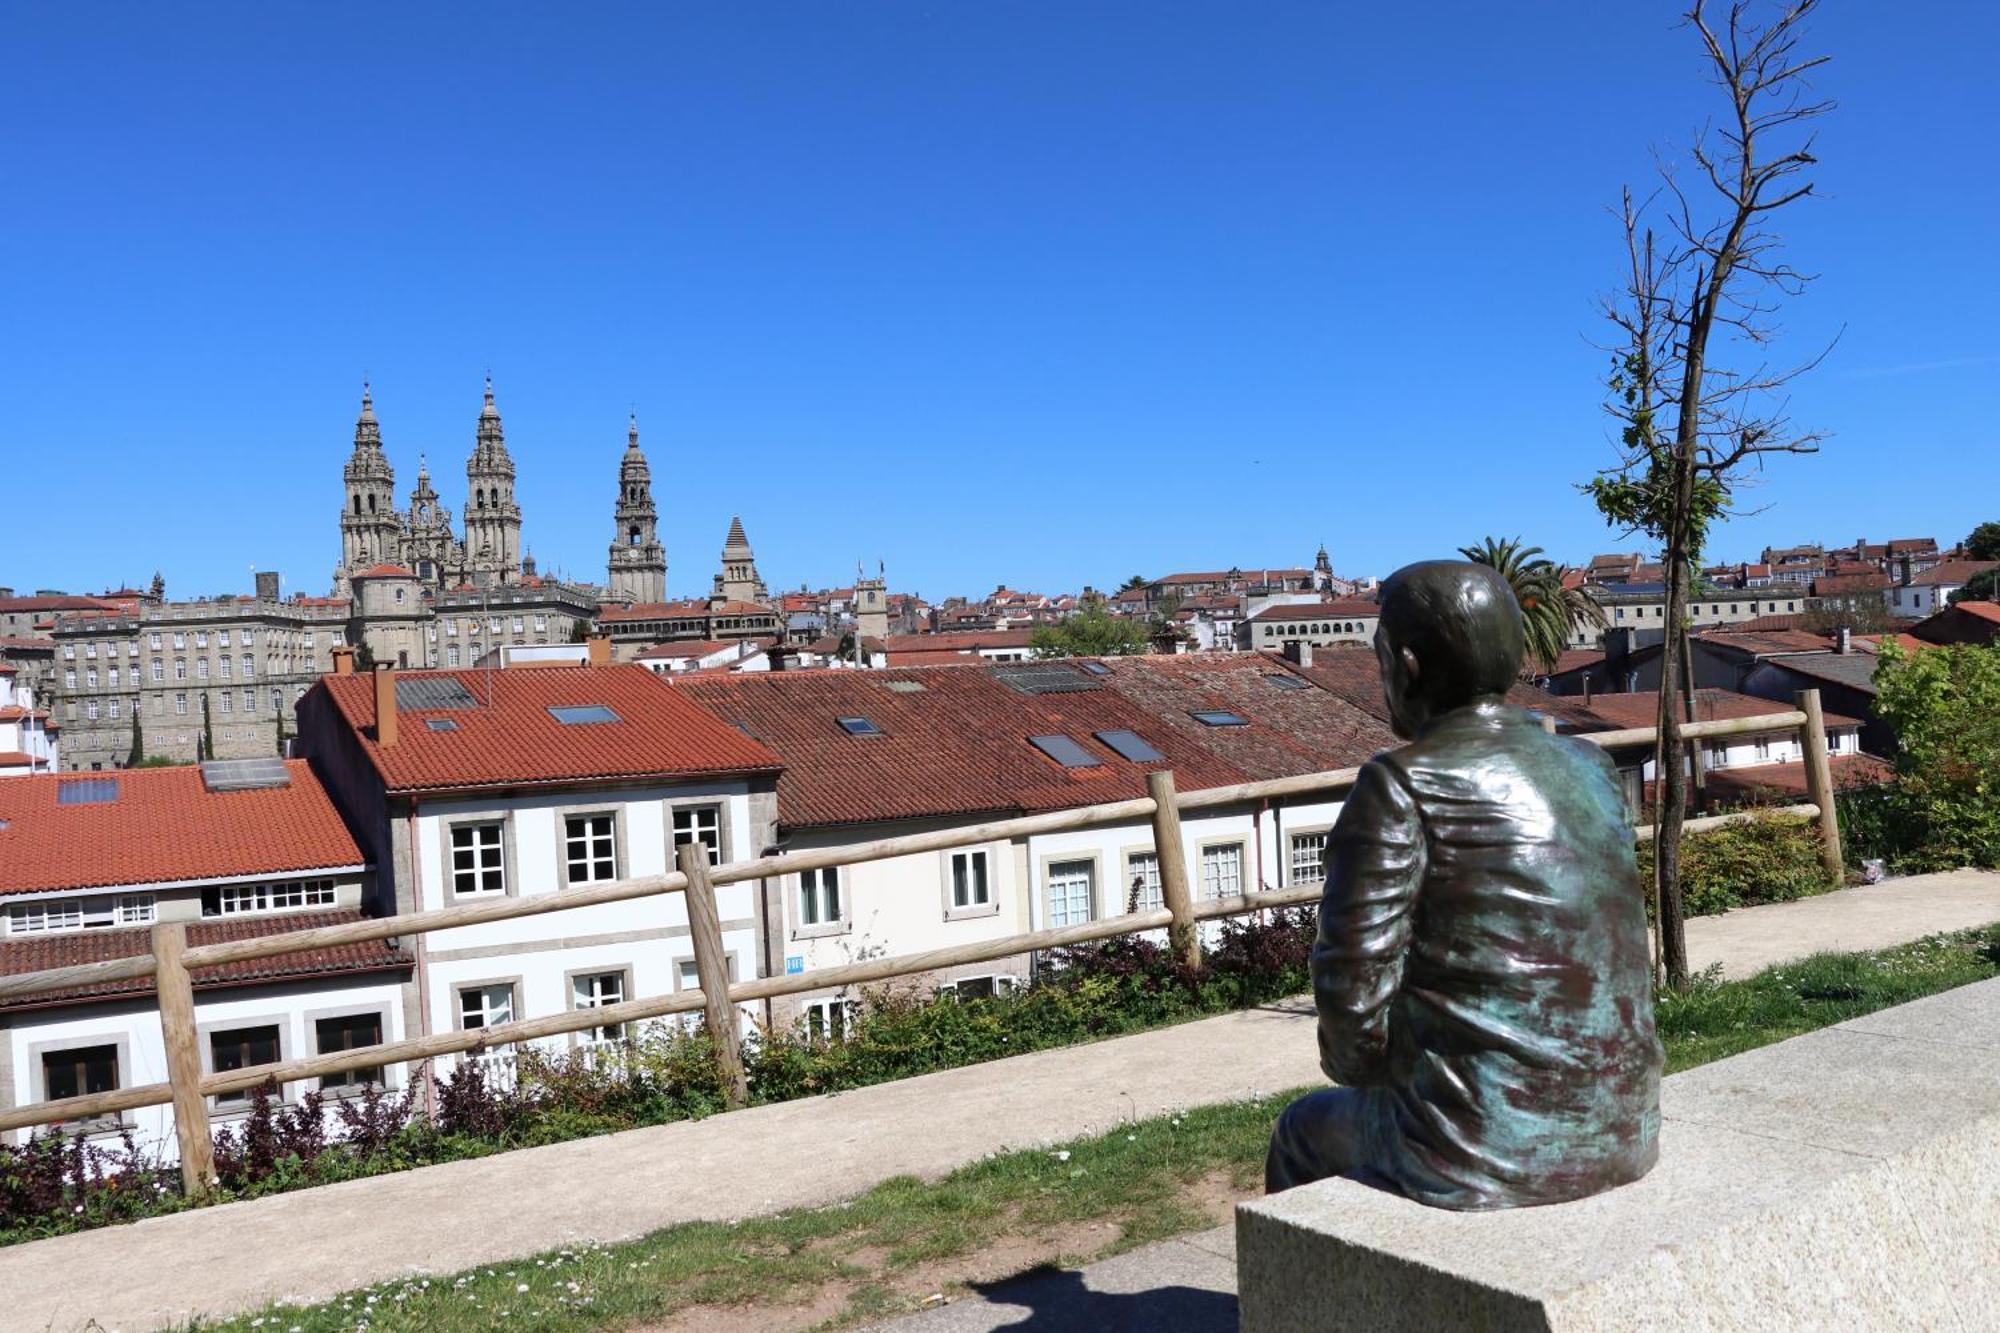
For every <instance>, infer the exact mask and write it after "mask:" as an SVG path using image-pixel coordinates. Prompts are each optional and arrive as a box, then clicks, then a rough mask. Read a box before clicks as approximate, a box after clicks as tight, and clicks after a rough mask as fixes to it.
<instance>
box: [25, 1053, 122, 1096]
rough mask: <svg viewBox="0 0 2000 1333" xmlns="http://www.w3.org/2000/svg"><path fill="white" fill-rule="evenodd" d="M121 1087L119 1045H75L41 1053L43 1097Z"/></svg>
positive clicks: (83, 1093) (84, 1094)
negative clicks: (119, 1080)
mask: <svg viewBox="0 0 2000 1333" xmlns="http://www.w3.org/2000/svg"><path fill="white" fill-rule="evenodd" d="M117 1088H118V1048H117V1047H116V1046H76V1047H72V1048H70V1049H69V1050H66V1051H44V1052H42V1096H43V1099H44V1100H46V1101H52V1102H53V1101H60V1100H62V1099H63V1098H65V1097H87V1096H89V1095H90V1094H91V1093H94V1092H115V1091H116V1090H117Z"/></svg>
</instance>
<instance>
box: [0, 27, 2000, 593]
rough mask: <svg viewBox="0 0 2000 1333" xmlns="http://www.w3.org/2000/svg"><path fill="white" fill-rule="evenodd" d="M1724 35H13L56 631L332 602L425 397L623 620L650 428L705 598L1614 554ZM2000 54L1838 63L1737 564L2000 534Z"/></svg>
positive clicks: (411, 450)
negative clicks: (611, 550)
mask: <svg viewBox="0 0 2000 1333" xmlns="http://www.w3.org/2000/svg"><path fill="white" fill-rule="evenodd" d="M1676 9H1677V6H1676V5H1674V4H1671V3H1665V4H1663V3H1629V4H1585V3H1581V2H1580V0H1572V2H1568V3H1557V2H1556V0H1542V2H1541V3H1536V4H1531V5H1509V6H1502V5H1495V4H1491V3H1486V2H1485V0H1450V2H1442V3H1438V4H1433V5H1427V6H1422V7H1417V8H1412V7H1408V6H1398V5H1373V6H1365V7H1364V6H1356V5H1332V4H1327V3H1308V4H1284V3H1251V4H1220V3H1213V4H1205V5H1194V4H1177V3H1161V2H1160V0H1134V2H1133V3H1129V4H1103V3H1099V4H1092V3H1082V4H1077V3H1043V4H1008V3H987V4H969V3H968V4H958V3H930V4H921V5H919V4H903V3H888V2H880V3H863V4H845V5H808V4H793V5H782V4H780V5H757V6H748V5H744V6H738V5H715V4H709V5H694V4H661V5H631V6H603V5H591V6H515V5H505V4H499V5H481V6H476V7H475V6H470V5H464V6H445V5H400V6H382V7H376V6H369V5H364V4H348V5H341V6H321V7H319V8H318V10H317V12H316V13H311V12H308V11H306V10H305V9H304V8H302V7H298V6H252V5H240V6H236V7H227V6H220V5H217V6H194V7H151V8H141V7H138V6H128V5H117V6H93V5H87V4H76V5H66V6H33V7H31V6H25V5H23V6H15V7H13V8H12V9H11V11H10V12H9V15H8V17H7V32H8V46H9V49H10V53H11V54H12V56H13V59H11V60H10V61H9V77H8V79H7V80H6V81H5V83H4V84H0V125H4V126H5V127H6V128H5V129H4V130H3V131H0V181H4V182H5V185H4V196H0V197H4V201H5V207H4V210H0V247H4V253H5V255H6V258H7V262H6V263H5V264H4V265H0V310H4V316H0V383H4V384H5V386H6V399H7V408H6V410H5V412H4V413H0V462H4V467H5V474H6V477H7V480H8V482H9V483H11V484H7V485H6V486H5V488H4V493H6V494H9V495H10V496H11V501H10V502H9V503H8V504H7V511H8V519H7V521H6V522H4V523H0V533H3V534H4V538H0V583H4V584H11V585H14V586H15V587H17V588H30V587H38V586H54V587H64V588H69V589H71V590H79V589H87V588H100V587H104V586H107V585H116V584H119V583H124V582H127V581H140V580H144V579H145V578H148V577H150V575H151V574H152V572H153V570H154V569H155V568H156V567H157V568H159V569H161V570H163V571H164V573H165V574H166V577H167V580H168V584H169V588H170V590H171V591H172V592H173V593H175V594H177V595H193V594H196V593H201V592H210V591H223V590H236V589H247V588H248V586H249V584H250V574H249V570H250V568H251V567H252V566H253V565H254V566H258V567H262V568H273V567H276V568H279V569H282V570H283V571H284V573H285V575H286V580H287V589H288V591H290V590H300V591H310V592H321V591H324V590H325V587H326V585H327V582H328V579H329V575H330V571H331V569H332V566H333V564H334V562H335V560H336V558H337V556H338V549H339V548H338V532H337V515H338V508H339V505H340V468H341V464H342V462H343V461H344V459H345V457H346V454H347V451H348V447H349V443H350V440H351V437H352V430H353V419H354V414H355V409H356V406H357V399H358V394H359V389H360V382H361V379H362V377H363V375H364V374H366V375H368V376H370V377H372V379H373V382H374V386H375V397H376V404H377V409H378V413H379V415H380V417H381V420H382V429H383V434H384V437H385V440H386V441H387V444H388V447H389V451H390V456H391V458H392V460H393V461H394V462H395V464H396V467H397V485H398V489H399V491H405V492H406V491H407V488H408V486H409V484H410V482H411V481H412V480H413V479H414V476H415V471H416V464H417V458H418V454H419V453H420V452H422V453H427V454H428V456H429V459H430V462H431V467H432V472H433V475H434V476H435V477H436V478H437V479H438V480H439V483H440V489H441V490H442V491H443V492H444V494H445V498H446V502H447V503H448V504H450V505H452V506H453V507H454V508H457V507H459V505H460V502H461V499H462V494H463V486H464V481H463V466H464V459H465V456H466V454H467V453H469V452H470V449H471V446H472V437H473V427H474V422H475V419H476V416H477V412H478V407H479V391H480V379H481V376H482V375H483V374H484V373H486V372H487V371H489V370H490V371H491V373H492V375H493V377H494V381H495V385H496V388H497V392H498V395H499V402H500V407H501V410H502V412H503V413H504V415H505V420H506V426H507V436H508V442H509V444H510V446H511V448H512V451H513V454H514V457H515V461H516V464H517V466H518V468H519V473H520V476H519V482H518V487H517V494H518V496H519V498H520V500H521V502H522V505H523V508H524V510H525V512H526V518H527V524H526V535H527V540H528V543H529V545H530V547H531V548H532V549H533V551H534V553H535V554H536V555H537V557H539V558H540V560H541V561H542V563H543V565H544V567H545V568H558V569H567V570H568V571H570V572H571V573H573V574H575V575H577V576H579V577H585V578H598V577H601V576H602V571H603V560H604V551H605V547H606V545H607V543H608V542H609V541H610V538H611V535H612V533H611V518H610V509H611V503H612V499H613V492H614V488H615V482H616V468H617V461H618V457H619V452H620V449H621V448H622V446H623V442H624V427H625V414H626V412H627V411H628V410H636V411H637V412H638V414H639V421H640V426H641V429H642V432H643V436H644V443H645V445H646V448H647V451H648V453H649V455H650V457H651V460H652V464H653V469H654V478H655V493H656V497H657V499H658V502H659V505H660V508H661V511H662V528H663V535H664V539H665V541H666V544H667V551H668V559H669V562H670V569H669V587H670V591H671V592H673V593H674V594H676V595H679V594H684V593H691V592H698V591H702V590H704V589H705V587H706V585H707V582H708V579H709V577H710V576H711V574H712V573H713V571H714V569H715V566H716V561H717V552H718V550H719V548H720V546H721V542H722V537H723V533H724V531H725V529H726V527H727V525H728V522H729V517H730V515H731V514H733V513H740V514H741V515H742V516H743V519H744V522H745V524H746V526H747V528H748V530H749V534H750V537H751V539H752V541H753V542H754V543H755V545H756V549H757V554H758V559H759V564H760V566H761V568H762V571H763V573H764V575H765V577H766V578H767V580H768V581H769V582H770V583H771V584H772V585H773V586H774V587H777V586H791V587H796V586H798V585H799V584H800V583H801V582H810V583H813V584H815V585H819V584H824V583H836V582H842V581H845V580H846V579H847V578H849V577H851V575H852V572H853V569H854V566H855V562H856V561H857V560H865V561H866V562H867V563H868V564H869V565H871V566H872V565H873V564H874V563H875V562H876V561H877V560H878V559H879V560H882V561H885V562H886V563H887V567H888V571H889V575H890V579H891V582H892V584H893V585H894V586H896V587H899V588H914V589H916V590H919V591H921V592H923V593H924V594H926V595H928V596H931V597H934V598H935V597H943V596H945V595H948V594H951V593H967V594H978V593H980V592H983V591H985V590H988V589H990V588H991V587H992V586H993V585H994V584H995V583H996V582H1000V581H1005V582H1007V583H1009V584H1012V585H1013V586H1017V587H1021V586H1025V587H1031V588H1040V589H1044V590H1049V591H1054V590H1057V589H1060V588H1074V587H1077V586H1080V585H1082V584H1084V583H1095V584H1099V585H1111V586H1115V585H1116V584H1117V582H1118V581H1119V580H1121V579H1122V578H1123V577H1124V576H1125V575H1127V574H1130V573H1133V572H1143V573H1149V574H1159V573H1164V572H1168V571H1169V570H1172V569H1199V568H1213V567H1224V566H1228V565H1230V564H1241V565H1243V566H1245V567H1255V566H1257V565H1260V564H1273V565H1277V564H1286V563H1304V562H1306V561H1308V560H1309V559H1310V558H1311V554H1312V551H1313V548H1314V547H1315V546H1316V545H1317V544H1318V543H1319V542H1321V541H1324V542H1326V543H1327V544H1328V546H1329V547H1330V548H1331V550H1332V553H1333V558H1334V563H1335V566H1336V568H1338V569H1341V570H1343V571H1346V572H1386V571H1387V570H1389V569H1391V568H1393V567H1394V566H1396V565H1398V564H1400V563H1402V562H1405V561H1408V560H1411V559H1417V558H1422V557H1426V556H1433V555H1437V554H1441V553H1448V552H1449V551H1450V549H1451V548H1453V547H1455V546H1457V545H1460V544H1462V543H1465V542H1469V541H1472V540H1476V539H1477V538H1479V537H1481V536H1483V535H1485V534H1488V533H1493V534H1496V535H1512V534H1517V533H1518V534H1521V535H1524V536H1526V537H1528V538H1529V539H1531V540H1533V541H1537V542H1539V543H1541V544H1543V545H1545V546H1547V547H1549V548H1550V549H1551V550H1552V551H1553V552H1555V553H1557V554H1558V555H1560V556H1563V557H1565V558H1568V559H1572V560H1575V559H1581V558H1583V557H1586V556H1587V555H1588V554H1589V553H1590V552H1591V551H1593V550H1608V549H1616V547H1617V546H1618V542H1617V540H1616V538H1615V536H1614V534H1611V533H1608V532H1607V531H1606V530H1605V529H1604V527H1603V525H1602V523H1601V521H1600V520H1599V519H1598V518H1597V516H1596V515H1595V513H1594V511H1593V510H1592V509H1591V508H1590V506H1589V504H1588V502H1587V501H1585V500H1584V499H1583V498H1582V497H1581V496H1579V495H1578V494H1576V492H1575V491H1574V489H1573V487H1572V483H1573V482H1575V481H1577V480H1580V479H1581V478H1583V477H1585V476H1587V475H1588V474H1589V473H1590V472H1591V470H1592V469H1594V468H1595V467H1597V466H1599V465H1601V464H1602V463H1604V462H1606V461H1607V460H1608V459H1609V458H1610V455H1611V447H1610V443H1609V440H1608V436H1607V431H1606V427H1605V422H1604V419H1603V418H1602V416H1601V415H1600V411H1599V406H1598V404H1599V401H1600V398H1601V387H1600V380H1601V377H1602V374H1603V370H1604V360H1605V359H1604V356H1603V354H1601V353H1600V352H1598V351H1596V350H1595V349H1594V348H1593V347H1592V346H1591V344H1590V341H1589V340H1590V339H1591V338H1593V337H1595V336H1597V334H1598V327H1597V315H1596V306H1595V303H1596V300H1597V298H1598V297H1599V296H1600V294H1601V293H1602V292H1604V291H1605V290H1606V289H1607V288H1608V287H1609V286H1610V285H1611V283H1612V282H1613V281H1614V280H1615V277H1616V270H1617V264H1618V244H1619V239H1618V236H1617V234H1616V230H1615V227H1614V226H1613V224H1612V221H1611V219H1610V217H1609V216H1608V215H1607V213H1606V211H1605V210H1606V207H1607V205H1608V204H1610V203H1611V202H1612V201H1613V200H1614V199H1615V198H1616V195H1617V191H1618V188H1619V186H1620V184H1621V183H1623V182H1626V181H1634V182H1640V183H1643V182H1644V181H1645V180H1646V179H1647V176H1648V172H1649V170H1650V163H1651V160H1652V158H1651V153H1652V151H1653V150H1654V149H1655V148H1659V149H1661V150H1663V151H1665V152H1666V153H1668V154H1669V155H1672V154H1673V153H1674V151H1675V150H1676V148H1677V147H1678V146H1680V145H1684V144H1685V143H1686V142H1687V139H1688V137H1689V131H1690V130H1691V128H1692V127H1693V126H1694V125H1695V124H1696V123H1698V121H1699V120H1700V119H1701V118H1703V117H1704V116H1707V115H1709V114H1710V113H1711V112H1712V111H1713V109H1714V108H1715V105H1716V102H1715V97H1714V94H1713V92H1712V90H1710V89H1709V88H1707V87H1706V85H1705V84H1704V83H1703V82H1702V78H1701V70H1700V69H1699V65H1698V61H1697V58H1696V54H1695V50H1694V47H1693V45H1692V39H1691V37H1690V35H1689V34H1687V33H1686V32H1684V31H1678V30H1676V28H1675V27H1674V18H1675V13H1676ZM1996 13H2000V11H1996V10H1995V9H1994V8H1993V7H1991V6H1988V5H1984V4H1974V3H1970V2H1969V0H1959V2H1958V3H1939V4H1929V5H1922V6H1887V5H1872V4H1866V5H1864V4H1840V5H1835V6H1833V7H1831V8H1830V9H1829V10H1828V12H1827V13H1826V14H1825V15H1824V16H1823V17H1822V18H1821V19H1820V20H1819V21H1818V23H1817V25H1816V27H1815V28H1814V30H1813V33H1812V37H1811V41H1812V43H1813V45H1814V46H1816V47H1818V48H1819V49H1822V50H1824V51H1826V52H1828V53H1830V54H1832V55H1833V56H1834V57H1835V59H1834V63H1833V64H1832V65H1831V66H1829V67H1828V68H1827V69H1826V70H1825V71H1824V73H1823V77H1822V78H1821V79H1820V82H1819V87H1820V89H1821V91H1823V92H1825V93H1827V94H1829V95H1831V96H1833V97H1836V98H1837V99H1838V100H1839V101H1840V103H1841V106H1840V108H1839V110H1838V111H1837V112H1836V113H1835V114H1834V115H1833V116H1832V117H1830V118H1829V119H1827V120H1826V121H1825V122H1824V124H1823V127H1822V131H1821V138H1820V152H1821V155H1822V157H1823V160H1824V166H1823V168H1822V170H1821V172H1820V174H1819V180H1820V182H1821V186H1822V189H1823V191H1824V193H1825V195H1826V197H1825V198H1824V199H1823V200H1821V201H1818V202H1815V203H1812V204H1810V205H1808V206H1806V207H1805V208H1803V209H1801V210H1798V211H1796V212H1795V213H1794V214H1793V215H1792V216H1791V217H1789V218H1788V219H1787V221H1786V228H1787V232H1788V235H1789V238H1790V247H1791V248H1790V254H1791V256H1792V257H1793V258H1794V260H1795V261H1796V262H1797V263H1798V264H1799V265H1800V266H1801V267H1803V268H1806V269H1808V270H1811V271H1816V272H1819V273H1821V274H1823V275H1824V276H1823V278H1822V280H1821V281H1820V282H1819V283H1818V284H1817V285H1816V286H1815V287H1814V288H1813V289H1812V291H1811V293H1810V294H1809V295H1808V296H1807V297H1806V298H1804V299H1803V300H1801V301H1799V302H1797V303H1795V304H1794V305H1793V306H1792V307H1791V308H1790V309H1789V310H1788V311H1787V315H1786V320H1785V323H1786V327H1787V330H1788V341H1787V343H1786V347H1788V348H1790V349H1793V350H1796V351H1797V352H1799V353H1800V354H1802V355H1803V354H1806V353H1809V352H1810V351H1811V350H1813V349H1814V348H1815V347H1817V346H1818V345H1819V344H1821V343H1822V342H1824V341H1825V340H1826V339H1827V338H1828V337H1829V336H1831V334H1832V333H1833V332H1835V331H1836V330H1839V329H1841V328H1843V327H1844V328H1845V334H1844V336H1843V337H1842V339H1841V342H1840V344H1839V346H1838V348H1837V350H1836V351H1835V353H1834V355H1833V356H1832V357H1831V358H1830V359H1829V360H1828V361H1827V363H1826V364H1825V366H1824V368H1822V369H1821V370H1819V371H1818V372H1816V373H1815V374H1814V375H1813V376H1812V377H1811V378H1809V379H1808V380H1806V381H1804V382H1803V383H1801V384H1800V385H1799V386H1798V387H1797V389H1796V391H1795V393H1794V396H1793V402H1792V408H1793V412H1794V415H1795V416H1796V417H1797V418H1798V419H1799V420H1800V421H1801V422H1802V423H1804V424H1807V425H1811V426H1814V427H1819V428H1823V429H1826V430H1828V431H1830V432H1832V437H1831V439H1830V440H1829V442H1828V444H1827V447H1826V450H1825V452H1824V453H1823V454H1822V455H1821V456H1819V457H1817V458H1813V459H1806V460H1785V461H1781V462H1779V463H1778V464H1776V465H1775V466H1774V467H1773V469H1772V472H1771V474H1770V476H1769V478H1768V479H1767V481H1766V482H1765V484H1763V485H1762V486H1761V487H1760V488H1758V489H1757V490H1756V491H1755V492H1754V493H1753V494H1752V495H1751V496H1750V497H1749V502H1750V503H1752V504H1754V505H1756V506H1759V507H1761V512H1759V513H1757V514H1754V515H1752V516H1749V517H1745V518H1743V519H1740V520H1738V521H1736V522H1734V523H1733V524H1731V525H1730V526H1728V527H1727V528H1725V529H1724V530H1723V531H1722V533H1721V535H1720V538H1719V540H1718V543H1717V551H1716V553H1717V554H1718V555H1719V556H1726V555H1735V554H1753V553H1754V552H1755V550H1756V549H1757V548H1759V547H1761V546H1762V545H1763V544H1765V543H1766V542H1769V541H1790V540H1798V539H1825V540H1828V541H1846V540H1852V539H1853V538H1855V537H1858V536H1866V537H1868V538H1870V539H1875V540H1879V539H1882V538H1887V537H1891V536H1904V535H1920V534H1935V535H1937V536H1938V537H1940V538H1941V539H1946V540H1950V539H1953V538H1956V537H1959V536H1961V535H1963V534H1964V533H1965V532H1966V531H1967V530H1968V529H1969V528H1970V527H1971V526H1972V525H1973V524H1974V523H1975V522H1977V521H1979V520H1982V519H1986V518H1993V517H2000V495H1996V490H1995V486H1994V484H1993V479H1994V478H1995V476H1996V475H2000V472H1996V468H1995V463H1994V460H1995V459H1996V458H2000V450H1997V449H1996V445H2000V440H1996V427H1995V425H1994V421H1995V420H1996V417H2000V413H1996V410H1995V409H1996V407H2000V387H1996V386H2000V334H1996V333H1995V332H1994V329H1993V325H1992V321H1991V318H1990V310H1991V307H1992V305H1993V300H1994V297H1995V295H1996V293H2000V257H1996V247H1995V246H1994V245H1993V222H1992V219H1993V218H1994V217H1995V216H1996V214H2000V179H1996V176H1995V174H1994V173H1993V172H1991V171H1990V170H1988V169H1987V168H1988V167H1989V166H1990V165H1991V162H1992V160H1993V159H1992V151H1991V143H1990V139H1989V137H1988V136H1989V135H1990V131H1991V127H1992V126H1993V125H1995V124H2000V88H1996V85H1995V83H1994V81H1993V80H1992V79H1991V78H1990V76H1989V70H1988V68H1987V65H1988V62H1989V60H1990V56H1991V53H1992V52H1993V51H1994V50H1995V49H1996V47H2000V17H1996Z"/></svg>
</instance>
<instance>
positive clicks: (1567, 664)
mask: <svg viewBox="0 0 2000 1333" xmlns="http://www.w3.org/2000/svg"><path fill="white" fill-rule="evenodd" d="M1603 662H1604V651H1603V650H1602V649H1600V648H1565V649H1564V650H1563V651H1561V652H1559V653H1557V654H1556V665H1555V670H1554V671H1553V672H1551V673H1550V674H1552V675H1561V674H1562V673H1563V672H1565V671H1576V670H1578V669H1579V668H1582V667H1594V666H1600V665H1602V664H1603Z"/></svg>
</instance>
